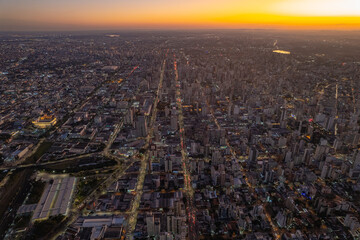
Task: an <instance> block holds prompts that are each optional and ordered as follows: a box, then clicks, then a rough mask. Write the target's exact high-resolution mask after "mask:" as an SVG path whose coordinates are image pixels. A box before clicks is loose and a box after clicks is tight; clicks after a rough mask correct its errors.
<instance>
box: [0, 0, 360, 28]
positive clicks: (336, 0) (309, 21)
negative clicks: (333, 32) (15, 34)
mask: <svg viewBox="0 0 360 240" xmlns="http://www.w3.org/2000/svg"><path fill="white" fill-rule="evenodd" d="M192 28H194V29H198V28H206V29H207V28H218V29H220V28H290V29H337V30H338V29H344V30H349V29H350V30H351V29H357V30H359V29H360V0H178V1H171V0H138V1H136V0H131V1H125V0H101V1H100V0H0V30H5V31H7V30H10V31H11V30H78V29H82V30H91V29H99V30H100V29H104V30H106V29H109V30H110V29H192Z"/></svg>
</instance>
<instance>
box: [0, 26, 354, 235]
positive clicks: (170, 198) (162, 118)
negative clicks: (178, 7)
mask: <svg viewBox="0 0 360 240" xmlns="http://www.w3.org/2000/svg"><path fill="white" fill-rule="evenodd" d="M359 41H360V33H359V32H355V31H354V32H351V31H349V32H340V33H339V32H336V31H317V32H315V31H280V30H279V31H275V30H271V31H270V30H222V31H220V30H212V31H171V32H167V31H158V32H154V31H139V32H137V31H128V32H126V31H122V32H100V31H99V32H77V33H75V32H71V33H66V32H53V33H51V32H48V33H35V32H34V33H19V34H15V33H1V34H0V82H1V84H0V239H7V240H10V239H19V240H20V239H26V240H28V239H29V240H31V239H46V240H47V239H56V240H70V239H71V240H87V239H91V240H95V239H156V240H196V239H249V240H262V239H263V240H267V239H269V240H270V239H284V240H287V239H297V240H307V239H309V240H310V239H311V240H313V239H314V240H315V239H360V223H359V221H360V215H359V208H360V151H359V141H360V133H359V132H360V118H359V115H360V100H359V89H360V82H359V79H360V59H359V57H360V45H359Z"/></svg>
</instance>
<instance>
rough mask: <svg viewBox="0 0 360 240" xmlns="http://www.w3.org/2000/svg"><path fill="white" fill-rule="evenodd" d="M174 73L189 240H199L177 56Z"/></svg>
mask: <svg viewBox="0 0 360 240" xmlns="http://www.w3.org/2000/svg"><path fill="white" fill-rule="evenodd" d="M174 72H175V82H176V105H177V112H178V123H179V129H180V144H181V160H182V164H181V166H182V170H183V174H184V185H185V186H184V187H185V192H184V193H185V196H186V200H187V207H186V212H187V219H188V224H189V235H188V237H189V239H190V240H195V239H197V231H196V209H195V207H194V189H193V188H192V185H191V174H190V162H189V158H188V154H187V150H186V142H185V128H184V115H183V111H182V99H181V83H180V81H179V73H178V68H177V61H176V56H175V54H174Z"/></svg>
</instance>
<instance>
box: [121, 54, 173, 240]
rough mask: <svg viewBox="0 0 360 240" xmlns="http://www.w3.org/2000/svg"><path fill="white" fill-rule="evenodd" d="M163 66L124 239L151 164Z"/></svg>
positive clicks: (129, 236)
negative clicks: (151, 146)
mask: <svg viewBox="0 0 360 240" xmlns="http://www.w3.org/2000/svg"><path fill="white" fill-rule="evenodd" d="M165 66H166V59H165V60H164V61H163V64H162V67H161V70H160V71H161V72H160V80H159V84H158V89H157V93H156V97H155V99H154V103H153V107H152V112H151V119H150V124H149V128H148V134H147V137H146V143H145V146H144V149H145V153H144V154H143V155H142V157H141V165H140V170H139V171H140V172H139V176H138V181H137V184H136V190H135V197H134V199H133V200H132V203H131V209H130V214H129V218H128V231H127V234H126V239H132V233H133V231H134V230H135V227H136V222H137V216H138V212H139V205H140V201H141V196H142V193H143V187H144V181H145V176H146V173H147V168H148V167H149V168H150V166H148V164H151V162H149V161H148V159H149V146H150V143H151V139H152V137H153V135H154V125H155V122H156V115H157V104H158V102H159V100H160V95H161V91H162V85H163V80H164V71H165Z"/></svg>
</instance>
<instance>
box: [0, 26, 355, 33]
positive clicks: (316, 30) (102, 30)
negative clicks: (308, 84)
mask: <svg viewBox="0 0 360 240" xmlns="http://www.w3.org/2000/svg"><path fill="white" fill-rule="evenodd" d="M184 31H188V32H196V31H283V32H286V31H299V32H360V27H359V28H354V29H346V28H345V29H338V28H336V29H330V28H276V27H274V28H246V27H245V28H176V29H171V28H121V29H42V30H0V33H47V32H49V33H50V32H54V33H55V32H58V33H59V32H184Z"/></svg>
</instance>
